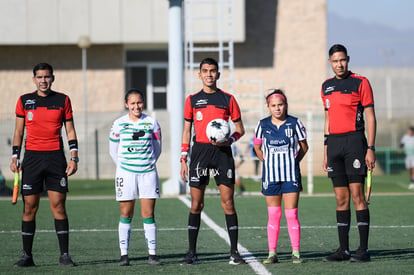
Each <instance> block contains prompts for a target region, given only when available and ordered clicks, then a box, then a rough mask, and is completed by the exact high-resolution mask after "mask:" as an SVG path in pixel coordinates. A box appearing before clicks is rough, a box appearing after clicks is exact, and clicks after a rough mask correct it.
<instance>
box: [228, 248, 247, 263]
mask: <svg viewBox="0 0 414 275" xmlns="http://www.w3.org/2000/svg"><path fill="white" fill-rule="evenodd" d="M245 263H246V261H245V260H244V259H243V258H242V256H240V253H239V251H237V250H236V251H234V252H233V253H231V256H230V261H229V264H232V265H239V264H245Z"/></svg>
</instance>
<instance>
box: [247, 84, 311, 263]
mask: <svg viewBox="0 0 414 275" xmlns="http://www.w3.org/2000/svg"><path fill="white" fill-rule="evenodd" d="M266 102H267V107H268V109H269V112H270V114H271V115H270V116H268V117H266V118H264V119H262V120H260V121H259V123H258V125H257V126H256V130H255V137H254V150H255V151H256V154H257V157H258V158H259V159H260V160H261V161H262V162H263V169H262V193H263V195H264V196H265V198H266V204H267V211H268V216H269V219H268V224H267V240H268V245H269V256H268V258H267V259H266V260H264V261H263V263H264V264H272V263H277V262H278V258H277V255H276V249H277V242H278V238H279V230H280V219H281V216H282V207H281V205H282V198H283V202H284V205H285V215H286V220H287V226H288V232H289V237H290V242H291V245H292V261H293V263H301V262H302V259H301V258H300V254H299V247H300V224H299V219H298V200H299V192H300V191H301V190H302V183H301V174H300V168H299V162H300V161H301V160H302V158H303V156H304V155H305V154H306V152H307V151H308V144H307V141H306V130H305V127H304V126H303V124H302V122H301V121H300V120H299V119H298V118H296V117H293V116H290V115H288V103H287V99H286V96H285V94H284V93H283V91H281V90H272V91H271V92H270V93H269V94H268V95H267V97H266Z"/></svg>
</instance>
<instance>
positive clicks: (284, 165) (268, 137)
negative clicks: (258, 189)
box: [254, 115, 306, 184]
mask: <svg viewBox="0 0 414 275" xmlns="http://www.w3.org/2000/svg"><path fill="white" fill-rule="evenodd" d="M305 139H306V129H305V126H304V125H303V123H302V121H301V120H300V119H298V118H296V117H294V116H290V115H288V116H287V117H286V121H285V123H283V124H282V125H280V126H276V125H274V124H273V123H272V117H271V116H268V117H266V118H264V119H262V120H260V121H259V123H258V124H257V126H256V129H255V137H254V143H255V144H262V151H263V182H267V183H268V184H270V183H276V182H280V181H298V180H300V167H299V161H297V160H296V156H297V154H298V151H299V150H298V149H299V141H302V140H305Z"/></svg>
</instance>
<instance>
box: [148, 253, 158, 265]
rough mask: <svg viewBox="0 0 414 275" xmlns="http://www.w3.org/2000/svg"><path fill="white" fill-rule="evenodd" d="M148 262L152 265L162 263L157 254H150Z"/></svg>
mask: <svg viewBox="0 0 414 275" xmlns="http://www.w3.org/2000/svg"><path fill="white" fill-rule="evenodd" d="M148 264H150V265H160V264H161V263H160V259H159V258H158V257H157V255H149V256H148Z"/></svg>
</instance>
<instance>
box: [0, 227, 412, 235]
mask: <svg viewBox="0 0 414 275" xmlns="http://www.w3.org/2000/svg"><path fill="white" fill-rule="evenodd" d="M280 228H281V229H286V228H287V227H286V226H281V227H280ZM300 228H301V229H331V228H332V229H333V228H337V227H336V225H320V226H319V225H317V226H307V225H305V226H302V225H301V227H300ZM352 228H357V226H356V225H355V226H352ZM369 228H370V229H399V228H414V225H370V226H369ZM131 230H132V231H136V232H143V231H144V229H143V228H133V229H131ZM200 230H201V231H207V230H213V229H209V228H200ZM239 230H266V227H265V226H240V227H239ZM69 231H70V233H89V232H91V233H93V232H118V228H113V229H107V228H99V229H98V228H89V229H76V228H71V229H70V230H69ZM157 231H187V228H185V227H179V228H177V227H163V228H159V227H157ZM15 233H21V231H20V230H0V234H15ZM36 233H56V231H55V230H54V229H36Z"/></svg>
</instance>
